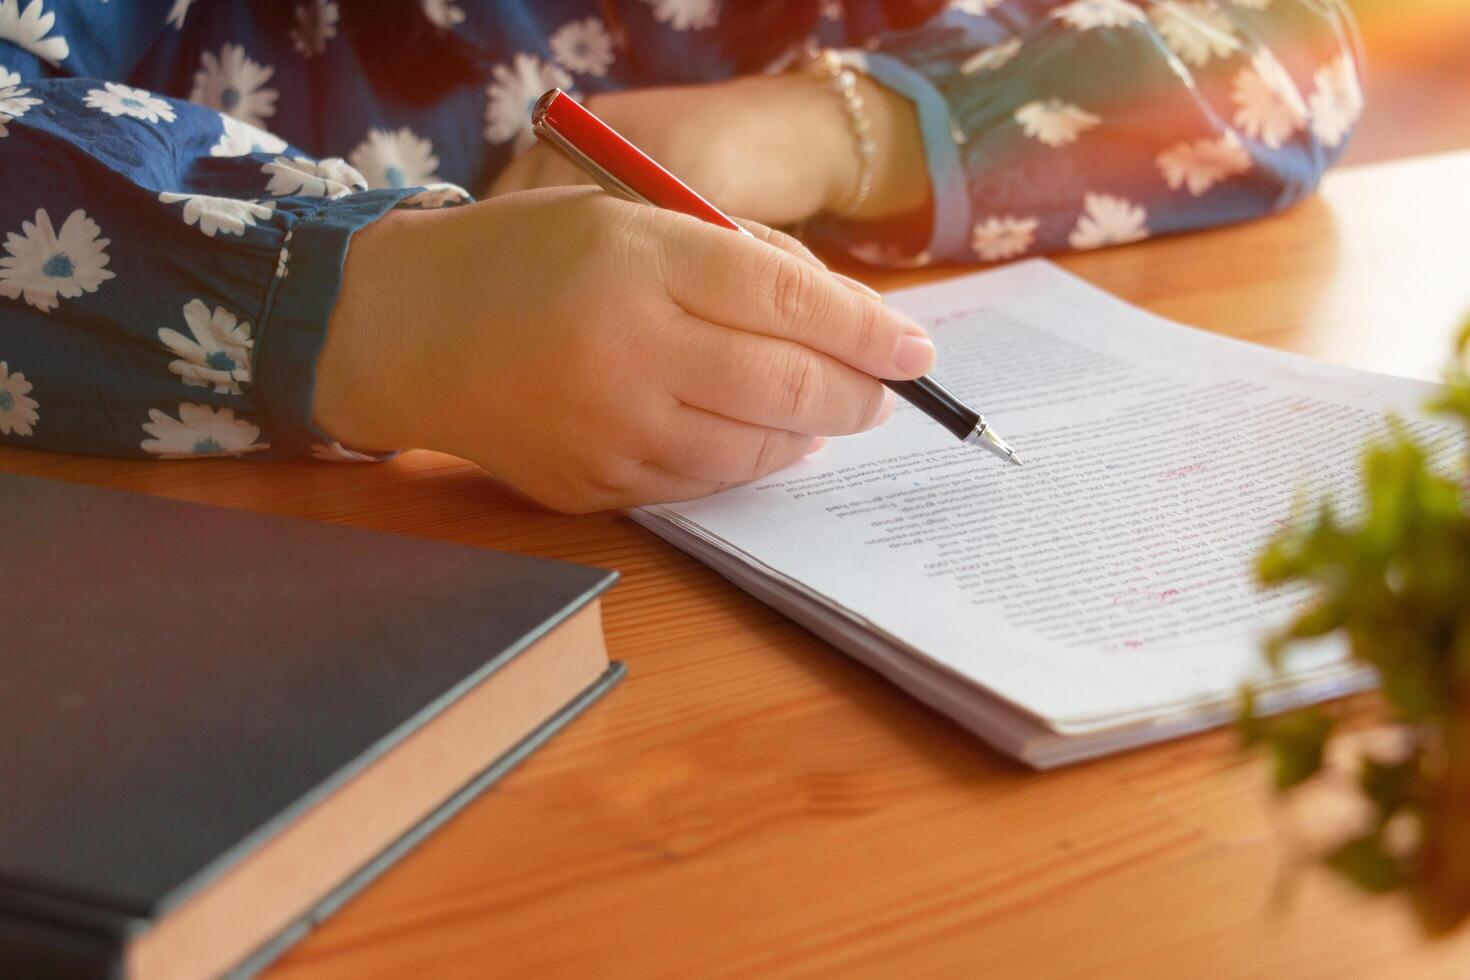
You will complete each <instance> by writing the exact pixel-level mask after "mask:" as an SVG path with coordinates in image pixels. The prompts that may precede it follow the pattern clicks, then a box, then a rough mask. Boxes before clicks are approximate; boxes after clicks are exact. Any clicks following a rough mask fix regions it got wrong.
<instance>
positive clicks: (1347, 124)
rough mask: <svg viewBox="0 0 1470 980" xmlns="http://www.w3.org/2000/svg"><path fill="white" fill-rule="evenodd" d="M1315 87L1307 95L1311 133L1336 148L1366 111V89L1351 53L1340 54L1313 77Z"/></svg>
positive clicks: (1327, 145)
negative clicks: (1360, 80) (1364, 104)
mask: <svg viewBox="0 0 1470 980" xmlns="http://www.w3.org/2000/svg"><path fill="white" fill-rule="evenodd" d="M1312 80H1313V82H1315V83H1316V86H1317V87H1316V89H1315V90H1314V91H1313V92H1312V94H1311V95H1309V96H1307V105H1308V107H1309V108H1310V110H1311V114H1312V135H1313V136H1315V137H1317V139H1318V141H1319V142H1321V144H1322V145H1323V146H1326V147H1329V148H1333V149H1335V148H1337V147H1338V146H1341V145H1342V141H1343V140H1345V139H1347V135H1348V133H1349V132H1351V131H1352V128H1353V126H1354V124H1356V123H1357V121H1358V118H1359V117H1360V116H1362V114H1363V90H1362V88H1361V87H1359V85H1358V71H1357V66H1356V64H1355V62H1354V61H1353V59H1352V56H1351V55H1346V54H1344V55H1339V56H1338V58H1337V59H1336V60H1334V61H1333V62H1332V64H1330V65H1325V66H1324V67H1322V68H1318V69H1317V72H1316V74H1315V75H1313V76H1312Z"/></svg>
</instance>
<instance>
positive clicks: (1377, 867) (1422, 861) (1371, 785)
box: [1240, 323, 1470, 933]
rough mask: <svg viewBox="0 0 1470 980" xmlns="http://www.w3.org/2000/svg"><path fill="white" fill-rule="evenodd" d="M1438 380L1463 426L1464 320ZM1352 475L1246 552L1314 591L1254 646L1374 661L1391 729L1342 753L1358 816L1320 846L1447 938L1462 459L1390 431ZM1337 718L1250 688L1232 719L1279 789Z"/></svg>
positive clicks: (1458, 902)
mask: <svg viewBox="0 0 1470 980" xmlns="http://www.w3.org/2000/svg"><path fill="white" fill-rule="evenodd" d="M1446 380H1447V382H1448V384H1447V387H1446V388H1445V390H1444V392H1443V394H1442V395H1441V396H1440V397H1439V398H1438V399H1437V400H1436V401H1435V402H1434V404H1433V405H1432V406H1431V410H1432V411H1434V412H1435V413H1436V414H1438V415H1440V416H1442V417H1445V418H1447V419H1450V420H1453V421H1455V422H1456V423H1458V424H1459V425H1460V426H1462V427H1463V428H1464V429H1465V431H1466V434H1467V436H1470V323H1467V324H1466V326H1465V329H1464V330H1463V331H1462V332H1461V334H1460V340H1459V344H1458V347H1457V357H1456V359H1455V362H1454V366H1453V367H1452V369H1451V371H1450V373H1449V376H1448V377H1447V379H1446ZM1455 477H1457V478H1455ZM1362 481H1363V487H1362V489H1363V494H1364V496H1363V509H1362V511H1361V514H1360V516H1359V517H1358V518H1357V519H1356V520H1355V521H1354V522H1352V523H1348V522H1345V521H1344V520H1343V519H1342V518H1341V517H1340V515H1339V514H1338V512H1337V511H1336V509H1335V508H1334V506H1333V504H1332V503H1331V502H1330V501H1324V502H1322V503H1319V504H1318V505H1317V506H1316V507H1315V510H1314V511H1312V510H1304V518H1305V519H1303V520H1298V521H1296V522H1293V525H1292V526H1291V527H1290V528H1288V529H1287V530H1286V531H1284V532H1283V533H1282V534H1280V535H1278V536H1277V537H1276V538H1275V539H1274V540H1273V541H1272V542H1271V543H1270V544H1269V545H1268V546H1267V547H1266V549H1265V551H1264V552H1263V553H1262V554H1261V555H1260V556H1259V558H1258V561H1257V574H1258V576H1259V578H1260V580H1261V582H1262V583H1263V584H1264V585H1267V586H1279V585H1283V584H1286V583H1307V584H1309V585H1310V586H1312V589H1313V595H1314V598H1313V601H1312V603H1311V605H1309V606H1308V607H1307V608H1306V610H1305V611H1304V612H1302V613H1301V614H1300V615H1299V616H1298V617H1297V618H1296V620H1295V621H1294V622H1293V623H1291V624H1290V625H1289V626H1288V627H1286V629H1285V630H1283V631H1282V632H1281V633H1280V634H1279V635H1277V636H1275V637H1274V638H1272V639H1271V640H1270V641H1269V642H1268V644H1267V646H1266V650H1265V655H1266V658H1267V659H1268V661H1269V662H1270V664H1271V665H1272V667H1273V668H1274V669H1276V670H1278V671H1279V670H1280V669H1281V667H1282V666H1283V664H1284V661H1285V660H1286V658H1288V657H1289V656H1290V654H1291V651H1292V648H1293V647H1294V646H1295V645H1297V644H1299V643H1303V642H1305V641H1310V640H1313V639H1316V638H1320V637H1325V636H1328V635H1330V634H1338V635H1341V636H1344V637H1345V638H1346V640H1347V642H1348V644H1349V646H1350V649H1351V653H1352V656H1353V657H1354V659H1356V660H1357V661H1359V662H1360V663H1363V664H1366V665H1368V666H1370V667H1371V668H1373V670H1374V671H1376V673H1377V675H1378V677H1379V680H1380V686H1381V690H1382V694H1383V701H1384V704H1385V706H1386V709H1387V711H1388V712H1389V714H1390V715H1391V724H1392V728H1391V729H1389V730H1388V732H1387V734H1389V735H1391V736H1392V737H1390V738H1387V739H1378V740H1377V741H1378V743H1379V746H1378V750H1377V751H1365V752H1361V753H1359V754H1358V755H1357V756H1356V757H1355V758H1354V759H1353V761H1352V763H1351V765H1352V770H1351V778H1352V781H1353V784H1354V791H1355V792H1356V794H1357V795H1358V796H1360V797H1361V800H1362V802H1366V804H1367V807H1366V813H1367V814H1369V817H1368V819H1367V820H1366V821H1365V824H1366V825H1365V826H1362V827H1360V828H1358V830H1357V831H1356V832H1355V833H1354V834H1353V835H1352V836H1350V837H1349V838H1348V839H1346V840H1341V841H1338V842H1337V843H1336V844H1335V845H1334V846H1333V847H1332V848H1331V849H1330V850H1329V851H1327V852H1326V853H1324V854H1323V855H1321V856H1322V858H1323V860H1324V862H1325V863H1326V864H1327V865H1328V866H1329V867H1331V868H1333V869H1334V870H1336V871H1337V872H1339V873H1341V874H1342V875H1344V876H1345V877H1346V878H1348V879H1349V880H1350V881H1352V882H1354V883H1356V884H1357V885H1359V886H1361V887H1362V888H1365V889H1368V890H1371V891H1379V892H1382V891H1400V892H1404V893H1406V894H1407V895H1408V896H1409V897H1410V898H1411V900H1412V901H1413V903H1414V906H1415V909H1416V910H1417V912H1418V913H1419V918H1420V921H1421V922H1422V923H1423V925H1424V927H1425V929H1426V930H1427V931H1428V932H1431V933H1440V932H1446V931H1448V930H1450V929H1452V928H1454V927H1455V926H1457V925H1459V924H1461V923H1462V922H1463V921H1464V920H1465V919H1466V918H1467V916H1470V515H1467V512H1466V497H1467V492H1466V491H1467V490H1470V460H1464V461H1462V462H1461V463H1460V469H1459V472H1458V473H1457V474H1453V475H1446V474H1441V473H1437V472H1435V471H1434V470H1433V469H1432V468H1431V466H1430V464H1429V459H1428V455H1427V452H1426V450H1425V448H1424V447H1423V446H1421V445H1420V444H1419V443H1418V442H1416V441H1415V440H1414V439H1413V438H1412V437H1411V436H1410V435H1409V434H1408V433H1406V432H1405V431H1403V430H1402V429H1401V428H1400V429H1396V430H1395V432H1394V434H1393V436H1392V437H1391V438H1390V439H1389V440H1388V441H1386V442H1383V443H1379V444H1375V445H1370V446H1369V447H1368V448H1367V449H1366V451H1365V452H1364V455H1363V465H1362ZM1336 722H1337V719H1336V717H1335V716H1334V714H1333V713H1332V712H1331V710H1330V709H1328V708H1324V707H1320V706H1317V707H1309V708H1301V709H1296V710H1292V711H1289V712H1286V713H1284V714H1281V715H1277V716H1275V717H1264V716H1263V715H1262V714H1261V713H1260V712H1259V711H1258V710H1257V701H1256V694H1255V693H1252V692H1247V694H1246V696H1245V698H1244V702H1243V705H1242V710H1241V719H1240V725H1241V729H1242V733H1243V735H1244V739H1245V741H1246V743H1247V744H1249V745H1261V746H1265V747H1266V749H1267V750H1268V751H1269V753H1270V754H1271V756H1272V758H1273V761H1274V771H1275V782H1276V787H1277V789H1278V791H1279V792H1281V793H1284V794H1292V793H1295V792H1297V791H1298V790H1301V789H1303V788H1305V787H1306V786H1308V785H1309V784H1311V783H1313V782H1314V781H1316V780H1319V779H1322V778H1325V776H1324V773H1325V770H1326V768H1327V767H1326V766H1325V763H1324V760H1325V759H1327V758H1328V756H1329V755H1330V754H1331V744H1332V740H1333V739H1334V738H1335V737H1338V734H1337V728H1338V725H1337V724H1336ZM1380 734H1382V733H1380Z"/></svg>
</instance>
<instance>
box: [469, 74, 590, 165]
mask: <svg viewBox="0 0 1470 980" xmlns="http://www.w3.org/2000/svg"><path fill="white" fill-rule="evenodd" d="M511 64H512V65H513V67H510V68H507V67H506V66H505V65H496V66H495V67H494V68H492V69H491V70H490V77H491V78H492V79H493V80H492V81H491V82H490V85H489V86H488V87H487V88H486V89H485V97H486V102H485V139H487V140H489V141H490V142H491V143H510V142H511V141H514V146H515V150H516V152H517V153H519V152H520V151H521V150H524V149H525V148H526V147H528V146H530V145H531V144H532V143H534V142H535V141H536V137H535V135H534V134H533V133H532V132H531V107H532V106H534V105H535V104H536V100H537V99H539V98H541V96H542V94H543V93H545V92H546V91H547V90H548V89H553V88H560V89H564V90H566V89H570V88H571V87H572V76H570V75H568V74H567V73H566V72H564V71H562V70H561V69H560V68H558V67H557V66H556V65H553V64H550V63H543V62H542V61H541V59H540V58H538V57H536V56H535V55H533V54H517V55H516V56H515V58H514V59H512V62H511ZM568 94H569V95H570V94H572V93H570V92H568Z"/></svg>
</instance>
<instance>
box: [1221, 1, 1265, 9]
mask: <svg viewBox="0 0 1470 980" xmlns="http://www.w3.org/2000/svg"><path fill="white" fill-rule="evenodd" d="M1230 2H1231V3H1233V4H1235V5H1236V6H1237V7H1244V8H1245V9H1246V10H1265V9H1266V8H1268V7H1270V6H1271V0H1230Z"/></svg>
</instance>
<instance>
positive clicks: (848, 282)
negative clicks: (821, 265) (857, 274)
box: [828, 270, 883, 303]
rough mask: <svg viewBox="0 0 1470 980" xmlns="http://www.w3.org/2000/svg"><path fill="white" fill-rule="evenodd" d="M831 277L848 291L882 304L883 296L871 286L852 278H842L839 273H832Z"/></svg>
mask: <svg viewBox="0 0 1470 980" xmlns="http://www.w3.org/2000/svg"><path fill="white" fill-rule="evenodd" d="M828 271H830V270H828ZM832 275H833V276H834V277H835V278H836V279H837V281H838V282H840V283H842V285H844V286H846V287H847V288H848V289H851V290H852V291H853V292H855V293H862V294H863V295H864V296H866V297H868V299H876V300H877V301H878V302H880V303H881V302H883V294H882V293H879V292H878V291H877V290H876V289H874V288H873V287H872V286H869V285H867V284H866V283H861V282H858V281H857V280H856V279H854V278H853V277H852V276H844V275H843V274H842V273H840V272H833V273H832Z"/></svg>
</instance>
